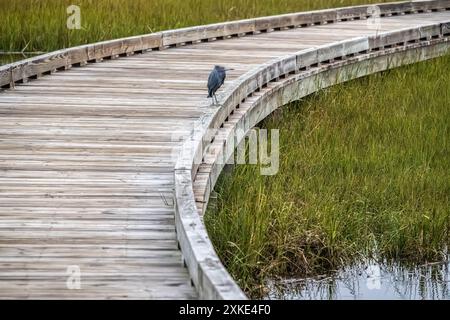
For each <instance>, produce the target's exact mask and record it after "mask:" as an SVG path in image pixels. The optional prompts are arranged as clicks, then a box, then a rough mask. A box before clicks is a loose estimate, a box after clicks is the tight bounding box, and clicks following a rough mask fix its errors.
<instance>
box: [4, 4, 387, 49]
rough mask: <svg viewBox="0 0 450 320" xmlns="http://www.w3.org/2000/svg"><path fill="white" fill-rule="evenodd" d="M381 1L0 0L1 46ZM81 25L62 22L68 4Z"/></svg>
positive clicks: (82, 40) (74, 41)
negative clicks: (78, 15)
mask: <svg viewBox="0 0 450 320" xmlns="http://www.w3.org/2000/svg"><path fill="white" fill-rule="evenodd" d="M379 2H386V0H95V1H94V0H77V1H74V0H0V21H1V23H0V51H21V50H22V49H24V48H25V47H26V48H27V51H51V50H56V49H61V48H65V47H70V46H74V45H79V44H86V43H92V42H96V41H101V40H108V39H114V38H119V37H124V36H131V35H137V34H144V33H151V32H155V31H160V30H165V29H172V28H178V27H185V26H192V25H198V24H206V23H213V22H219V21H225V20H235V19H241V18H249V17H257V16H262V15H272V14H280V13H286V12H293V11H303V10H310V9H322V8H328V7H339V6H347V5H355V4H362V3H379ZM72 4H74V5H78V6H79V7H80V9H81V19H82V23H81V24H82V29H81V30H69V29H67V27H66V21H67V17H68V15H67V12H66V8H67V7H68V6H69V5H72Z"/></svg>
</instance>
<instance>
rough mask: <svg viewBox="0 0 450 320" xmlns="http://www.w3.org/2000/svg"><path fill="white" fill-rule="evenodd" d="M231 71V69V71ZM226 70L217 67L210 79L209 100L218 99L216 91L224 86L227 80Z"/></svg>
mask: <svg viewBox="0 0 450 320" xmlns="http://www.w3.org/2000/svg"><path fill="white" fill-rule="evenodd" d="M230 70H231V69H230ZM226 71H227V70H226V69H225V68H224V67H221V66H215V67H214V69H213V70H212V71H211V73H210V74H209V77H208V98H216V96H215V95H216V91H217V90H218V89H219V88H220V87H221V86H222V85H223V83H224V82H225V78H226V76H227V75H226ZM216 102H217V99H216Z"/></svg>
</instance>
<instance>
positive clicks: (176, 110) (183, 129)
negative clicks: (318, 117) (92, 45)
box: [0, 11, 450, 299]
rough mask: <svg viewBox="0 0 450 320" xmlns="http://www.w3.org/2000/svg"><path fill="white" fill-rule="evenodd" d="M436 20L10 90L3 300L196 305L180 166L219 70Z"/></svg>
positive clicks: (245, 45)
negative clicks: (179, 207)
mask: <svg viewBox="0 0 450 320" xmlns="http://www.w3.org/2000/svg"><path fill="white" fill-rule="evenodd" d="M440 21H450V11H442V12H430V13H419V14H411V15H399V16H392V17H384V18H381V21H380V22H381V26H380V28H378V30H374V29H369V28H367V21H366V20H356V21H345V22H336V23H333V24H325V25H317V26H310V27H307V28H295V29H289V30H280V31H274V32H269V33H260V34H255V35H246V36H245V37H240V38H231V39H224V40H217V41H211V42H202V43H198V44H192V45H186V46H182V47H174V48H168V49H167V50H161V51H151V52H147V53H144V54H140V55H134V56H130V57H122V58H119V59H117V60H108V61H103V62H102V63H95V64H89V65H87V66H84V67H81V68H72V69H70V70H67V71H61V72H56V73H53V74H51V75H48V76H44V77H42V78H40V79H38V80H34V81H30V82H28V83H25V84H21V85H17V86H16V87H15V88H14V89H9V90H5V91H3V92H0V298H13V299H14V298H38V299H47V298H83V299H98V298H100V299H116V298H118V299H120V298H136V299H195V298H197V297H198V293H197V291H196V290H195V288H194V287H193V286H192V285H191V281H190V276H189V273H188V270H187V269H186V268H185V266H184V265H183V261H182V253H181V252H180V250H179V248H178V246H177V238H176V231H175V223H174V200H173V189H174V176H173V170H174V165H175V162H176V156H174V155H176V154H177V151H179V148H180V145H181V142H180V140H179V137H180V136H186V135H188V134H189V133H190V131H191V129H192V126H193V123H194V121H196V120H197V119H198V118H200V117H201V116H202V114H204V113H205V111H206V110H208V108H209V106H208V104H209V101H208V100H207V99H206V88H205V86H206V79H207V77H208V74H209V72H210V70H211V69H212V67H213V66H214V65H215V64H221V65H224V66H226V67H230V68H234V71H231V72H229V74H228V78H227V81H226V85H225V87H224V90H226V89H227V88H229V87H230V86H232V85H233V83H234V81H235V80H236V79H237V78H238V77H239V76H241V75H243V74H245V73H246V72H248V71H250V70H252V69H255V68H257V67H258V66H260V65H262V64H264V63H267V62H268V61H270V60H273V59H275V58H279V57H281V56H284V55H288V54H292V53H295V52H298V51H300V50H303V49H309V48H314V47H317V46H320V45H325V44H328V43H333V42H336V41H340V40H346V39H350V38H354V37H358V36H364V35H372V34H376V33H382V32H386V31H391V30H398V29H402V28H411V27H415V26H419V25H427V24H430V23H433V22H440ZM69 266H78V267H79V268H80V271H81V278H80V279H81V289H79V290H70V289H68V287H67V283H66V281H67V279H68V277H69V274H68V273H67V268H68V267H69Z"/></svg>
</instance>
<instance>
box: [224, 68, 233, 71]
mask: <svg viewBox="0 0 450 320" xmlns="http://www.w3.org/2000/svg"><path fill="white" fill-rule="evenodd" d="M230 70H234V69H233V68H230V69H225V71H230Z"/></svg>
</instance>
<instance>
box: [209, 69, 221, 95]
mask: <svg viewBox="0 0 450 320" xmlns="http://www.w3.org/2000/svg"><path fill="white" fill-rule="evenodd" d="M221 85H222V83H221V79H220V75H219V73H218V72H217V71H216V70H213V71H212V72H211V73H210V75H209V77H208V90H209V91H212V92H213V93H214V92H216V90H217V89H219V87H220V86H221Z"/></svg>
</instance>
